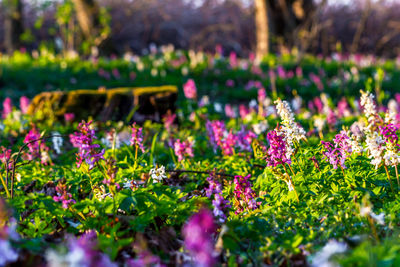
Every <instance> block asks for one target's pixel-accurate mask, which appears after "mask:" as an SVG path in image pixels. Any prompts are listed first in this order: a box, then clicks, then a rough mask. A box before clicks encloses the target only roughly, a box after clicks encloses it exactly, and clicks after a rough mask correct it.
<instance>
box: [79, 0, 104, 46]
mask: <svg viewBox="0 0 400 267" xmlns="http://www.w3.org/2000/svg"><path fill="white" fill-rule="evenodd" d="M72 2H73V3H74V6H75V11H76V17H77V19H78V23H79V27H80V28H81V30H82V33H83V36H84V37H85V40H86V41H88V42H89V43H90V44H91V45H95V46H97V45H99V44H96V43H95V42H96V38H97V37H98V35H99V27H100V8H99V6H98V4H97V2H96V1H95V0H72Z"/></svg>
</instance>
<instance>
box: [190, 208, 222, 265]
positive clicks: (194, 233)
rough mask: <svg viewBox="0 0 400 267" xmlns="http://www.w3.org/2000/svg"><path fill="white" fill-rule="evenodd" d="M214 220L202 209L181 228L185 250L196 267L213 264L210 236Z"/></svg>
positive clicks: (213, 229) (212, 246)
mask: <svg viewBox="0 0 400 267" xmlns="http://www.w3.org/2000/svg"><path fill="white" fill-rule="evenodd" d="M214 231H215V224H214V218H213V216H212V213H211V212H210V211H209V210H206V209H202V210H200V211H199V212H198V213H197V214H194V215H193V216H192V217H190V218H189V221H188V222H187V224H186V225H185V226H184V228H183V236H184V237H185V243H184V244H185V248H186V249H187V250H188V251H189V252H190V253H191V254H192V256H193V258H194V261H195V264H196V266H202V267H209V266H210V267H211V266H213V265H214V263H215V259H214V256H213V253H214V243H213V239H212V234H213V233H214Z"/></svg>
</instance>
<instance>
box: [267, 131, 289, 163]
mask: <svg viewBox="0 0 400 267" xmlns="http://www.w3.org/2000/svg"><path fill="white" fill-rule="evenodd" d="M267 139H268V142H269V148H268V151H267V157H266V160H267V164H268V166H273V167H276V166H278V165H279V164H282V165H283V164H285V163H287V164H291V160H290V158H288V155H287V148H286V143H285V140H284V137H283V136H281V135H279V134H278V133H277V131H276V130H273V131H270V132H268V134H267Z"/></svg>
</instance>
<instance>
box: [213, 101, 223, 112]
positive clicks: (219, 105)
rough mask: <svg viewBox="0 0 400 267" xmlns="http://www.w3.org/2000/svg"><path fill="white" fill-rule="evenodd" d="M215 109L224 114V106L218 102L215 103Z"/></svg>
mask: <svg viewBox="0 0 400 267" xmlns="http://www.w3.org/2000/svg"><path fill="white" fill-rule="evenodd" d="M214 109H215V111H216V112H218V113H221V112H222V104H221V103H218V102H215V103H214Z"/></svg>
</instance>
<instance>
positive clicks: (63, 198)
mask: <svg viewBox="0 0 400 267" xmlns="http://www.w3.org/2000/svg"><path fill="white" fill-rule="evenodd" d="M56 192H57V195H56V196H54V197H53V200H54V201H55V202H61V203H62V207H63V208H64V209H67V208H68V207H69V206H70V205H71V204H73V203H76V201H75V200H74V199H72V195H71V194H70V193H68V190H67V185H66V184H65V183H61V182H60V183H58V185H57V186H56Z"/></svg>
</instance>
